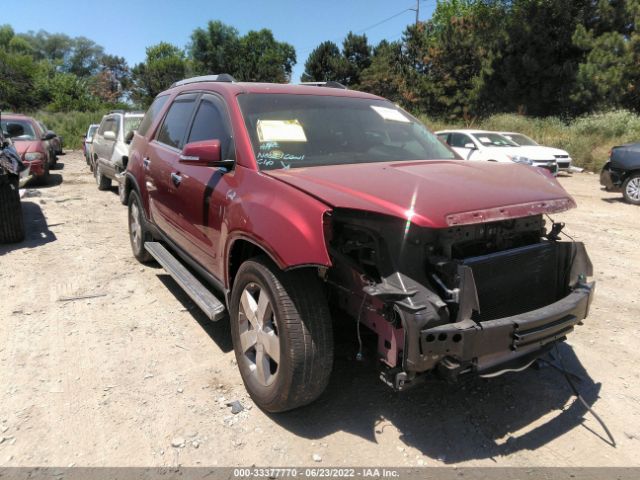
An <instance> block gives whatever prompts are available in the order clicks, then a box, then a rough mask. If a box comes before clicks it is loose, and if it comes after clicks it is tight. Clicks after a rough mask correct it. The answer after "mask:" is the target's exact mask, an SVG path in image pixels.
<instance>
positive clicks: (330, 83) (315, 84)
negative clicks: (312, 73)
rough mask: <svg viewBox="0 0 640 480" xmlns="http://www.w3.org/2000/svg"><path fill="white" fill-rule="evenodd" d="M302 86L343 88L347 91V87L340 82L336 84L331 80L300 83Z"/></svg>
mask: <svg viewBox="0 0 640 480" xmlns="http://www.w3.org/2000/svg"><path fill="white" fill-rule="evenodd" d="M300 85H306V86H307V87H327V88H341V89H343V90H347V87H346V86H345V85H343V84H341V83H340V82H334V81H333V80H329V81H328V82H300Z"/></svg>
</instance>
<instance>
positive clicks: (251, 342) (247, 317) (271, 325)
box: [238, 282, 280, 386]
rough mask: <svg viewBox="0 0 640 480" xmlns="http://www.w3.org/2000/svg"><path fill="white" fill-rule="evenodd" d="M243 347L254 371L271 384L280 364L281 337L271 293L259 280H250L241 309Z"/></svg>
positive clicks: (251, 371) (241, 298)
mask: <svg viewBox="0 0 640 480" xmlns="http://www.w3.org/2000/svg"><path fill="white" fill-rule="evenodd" d="M238 313H239V315H238V324H239V325H238V326H239V334H240V347H241V349H242V353H243V355H244V357H245V359H246V361H247V362H248V364H249V371H250V375H251V376H252V377H254V378H255V380H256V381H257V382H258V383H259V384H260V385H263V386H268V385H271V384H272V383H273V382H274V381H275V379H276V377H277V375H278V367H279V364H280V338H279V337H278V328H277V324H276V320H275V312H274V311H273V307H272V305H271V301H270V299H269V295H268V294H267V292H266V291H265V290H264V289H263V288H261V287H260V285H258V284H257V283H254V282H252V283H249V284H248V285H247V286H246V287H245V288H244V290H243V291H242V294H241V296H240V306H239V309H238Z"/></svg>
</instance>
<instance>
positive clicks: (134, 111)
mask: <svg viewBox="0 0 640 480" xmlns="http://www.w3.org/2000/svg"><path fill="white" fill-rule="evenodd" d="M114 113H121V114H123V115H126V114H138V113H141V114H144V113H145V112H143V111H142V110H123V109H121V108H118V109H116V110H111V111H110V112H109V113H108V114H107V115H112V114H114Z"/></svg>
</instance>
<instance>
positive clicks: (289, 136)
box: [257, 120, 307, 143]
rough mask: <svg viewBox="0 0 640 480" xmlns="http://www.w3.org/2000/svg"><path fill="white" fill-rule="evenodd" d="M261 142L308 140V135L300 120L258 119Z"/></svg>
mask: <svg viewBox="0 0 640 480" xmlns="http://www.w3.org/2000/svg"><path fill="white" fill-rule="evenodd" d="M257 130H258V140H260V142H261V143H262V142H306V141H307V136H306V135H305V134H304V129H303V128H302V125H300V122H299V121H298V120H258V126H257Z"/></svg>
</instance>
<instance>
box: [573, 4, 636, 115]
mask: <svg viewBox="0 0 640 480" xmlns="http://www.w3.org/2000/svg"><path fill="white" fill-rule="evenodd" d="M595 18H596V19H597V21H595V22H593V23H592V24H591V27H592V28H590V29H587V27H585V25H582V24H581V25H578V26H577V28H576V31H575V33H574V35H573V43H574V44H575V45H576V46H577V47H578V48H580V49H581V50H582V51H584V52H585V53H586V56H585V58H584V60H583V61H582V62H581V63H580V64H579V66H578V73H577V75H576V83H575V90H574V93H573V95H572V96H571V100H572V102H573V103H574V104H575V108H576V109H577V111H578V112H585V111H589V110H594V109H595V110H598V109H608V108H620V107H622V108H628V109H633V110H636V111H640V33H639V32H638V31H637V30H636V28H637V27H636V25H638V22H639V21H640V1H639V0H627V1H626V2H622V1H620V2H600V3H599V4H598V10H597V14H596V16H595Z"/></svg>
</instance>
